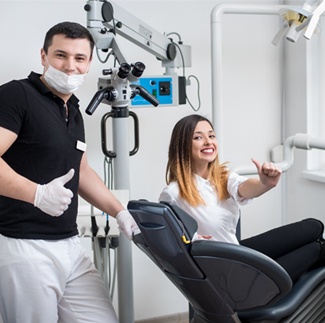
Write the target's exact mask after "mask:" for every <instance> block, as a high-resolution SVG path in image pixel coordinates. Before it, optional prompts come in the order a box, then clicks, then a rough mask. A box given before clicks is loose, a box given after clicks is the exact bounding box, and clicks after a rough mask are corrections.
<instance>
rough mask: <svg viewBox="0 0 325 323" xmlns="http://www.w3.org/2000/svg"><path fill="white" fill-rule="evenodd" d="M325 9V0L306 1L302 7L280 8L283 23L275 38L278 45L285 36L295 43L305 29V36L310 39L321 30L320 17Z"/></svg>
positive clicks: (274, 42)
mask: <svg viewBox="0 0 325 323" xmlns="http://www.w3.org/2000/svg"><path fill="white" fill-rule="evenodd" d="M324 11H325V1H324V0H322V1H310V0H309V1H306V2H305V3H304V4H303V5H302V7H288V8H285V9H281V10H280V16H281V17H282V18H283V24H282V26H281V28H280V30H279V31H278V33H277V34H276V35H275V37H274V38H273V41H272V43H273V44H274V45H278V44H279V42H280V41H281V39H282V38H283V37H285V39H286V40H288V41H290V42H292V43H295V42H296V41H297V40H298V38H299V36H300V35H301V33H302V32H303V31H304V37H305V38H306V39H308V40H309V39H310V38H311V37H312V35H313V34H314V33H315V32H317V31H318V30H319V25H318V22H319V19H320V17H321V15H322V14H323V13H324Z"/></svg>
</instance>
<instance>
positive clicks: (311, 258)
mask: <svg viewBox="0 0 325 323" xmlns="http://www.w3.org/2000/svg"><path fill="white" fill-rule="evenodd" d="M252 162H253V163H254V164H255V166H256V168H257V172H258V178H246V177H243V176H239V175H238V174H235V173H232V172H230V171H229V169H228V168H227V166H226V164H225V163H223V164H221V163H220V162H219V159H218V142H217V139H216V136H215V132H214V130H213V126H212V124H211V122H210V121H209V120H208V119H206V118H205V117H202V116H200V115H196V114H194V115H190V116H187V117H184V118H182V119H181V120H180V121H178V123H177V124H176V125H175V127H174V129H173V132H172V136H171V140H170V145H169V154H168V164H167V171H166V181H167V184H168V186H167V187H166V188H165V189H164V190H163V191H162V193H161V195H160V197H159V200H160V201H165V202H170V203H173V204H176V205H178V206H179V207H180V208H182V209H183V210H184V211H186V212H187V213H188V214H189V215H191V216H192V217H193V218H194V219H195V220H196V221H197V223H198V231H197V234H196V235H195V237H194V239H209V240H214V241H222V242H229V243H235V244H241V245H244V246H247V247H250V248H253V249H255V250H258V251H260V252H262V253H264V254H266V255H268V256H269V257H271V258H272V259H274V260H276V261H277V262H278V263H279V264H280V265H282V267H284V268H285V269H286V270H287V272H288V274H289V275H290V277H291V278H292V280H293V281H295V280H297V278H299V276H300V275H301V274H302V273H303V272H305V271H306V270H307V269H308V268H310V267H311V266H313V265H315V264H316V263H317V262H318V261H319V260H320V259H321V258H322V246H323V244H322V234H323V228H324V226H323V224H322V222H320V221H318V220H316V219H307V220H303V221H300V222H297V223H293V224H289V225H286V226H283V227H280V228H276V229H273V230H271V231H268V232H266V233H263V234H261V235H258V236H255V237H251V238H249V239H245V240H241V241H240V242H239V241H238V240H237V237H236V226H237V222H238V218H239V206H240V205H245V204H247V203H249V202H251V201H252V199H253V198H255V197H258V196H260V195H262V194H264V193H266V192H267V191H269V190H270V189H272V188H274V187H275V186H276V185H277V183H278V182H279V180H280V177H281V173H282V172H281V169H279V168H278V167H276V165H274V164H272V163H263V164H262V165H261V164H260V163H259V162H258V161H257V160H255V159H252ZM301 232H304V234H303V235H301Z"/></svg>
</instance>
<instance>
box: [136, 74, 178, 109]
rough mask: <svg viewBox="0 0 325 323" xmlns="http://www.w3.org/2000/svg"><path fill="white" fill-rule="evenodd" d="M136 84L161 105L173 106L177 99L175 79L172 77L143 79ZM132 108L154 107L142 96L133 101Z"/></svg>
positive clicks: (137, 96)
mask: <svg viewBox="0 0 325 323" xmlns="http://www.w3.org/2000/svg"><path fill="white" fill-rule="evenodd" d="M134 84H137V85H140V86H142V87H144V88H145V89H146V90H147V91H148V92H149V93H150V94H151V95H152V96H154V97H155V98H156V99H157V100H158V101H159V105H173V104H174V100H175V98H174V97H173V93H174V92H173V91H174V90H175V89H174V86H173V78H172V77H141V78H139V79H138V80H137V82H134ZM131 106H133V107H137V106H138V107H140V106H152V105H151V103H150V102H148V101H147V100H145V99H144V98H143V97H141V96H140V95H136V96H135V97H134V98H133V99H132V100H131Z"/></svg>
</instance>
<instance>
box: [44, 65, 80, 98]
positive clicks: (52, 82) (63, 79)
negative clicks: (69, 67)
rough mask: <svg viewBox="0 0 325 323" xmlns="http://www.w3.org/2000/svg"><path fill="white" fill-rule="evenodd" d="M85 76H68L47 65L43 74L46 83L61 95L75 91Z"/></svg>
mask: <svg viewBox="0 0 325 323" xmlns="http://www.w3.org/2000/svg"><path fill="white" fill-rule="evenodd" d="M85 76H86V74H72V75H68V74H66V73H64V72H61V71H60V70H57V69H56V68H54V67H52V66H51V65H49V67H48V69H47V70H46V72H45V73H44V79H45V81H46V83H47V84H48V85H49V86H51V87H52V88H53V89H55V90H56V91H58V92H60V93H63V94H70V93H72V92H75V91H77V89H78V88H79V86H80V85H81V84H82V83H83V81H84V78H85Z"/></svg>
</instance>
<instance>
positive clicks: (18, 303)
mask: <svg viewBox="0 0 325 323" xmlns="http://www.w3.org/2000/svg"><path fill="white" fill-rule="evenodd" d="M0 314H1V315H2V318H3V321H4V323H57V322H59V323H105V322H107V323H117V322H118V319H117V317H116V314H115V311H114V309H113V306H112V303H111V300H110V298H109V296H108V292H107V291H106V288H105V286H104V283H103V281H102V279H101V276H100V274H99V272H98V271H97V269H96V268H95V267H94V265H93V263H92V261H91V259H90V258H89V257H88V255H87V253H86V251H85V249H84V247H83V246H82V245H81V244H80V241H79V238H78V237H73V238H69V239H64V240H55V241H52V240H51V241H45V240H28V239H12V238H7V237H5V236H2V235H0Z"/></svg>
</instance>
